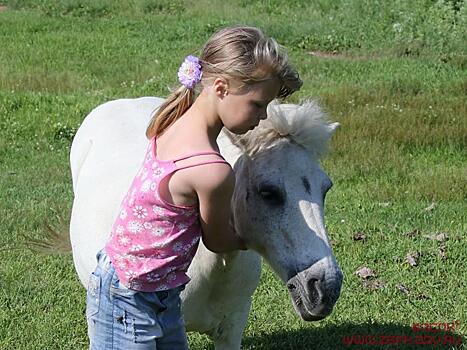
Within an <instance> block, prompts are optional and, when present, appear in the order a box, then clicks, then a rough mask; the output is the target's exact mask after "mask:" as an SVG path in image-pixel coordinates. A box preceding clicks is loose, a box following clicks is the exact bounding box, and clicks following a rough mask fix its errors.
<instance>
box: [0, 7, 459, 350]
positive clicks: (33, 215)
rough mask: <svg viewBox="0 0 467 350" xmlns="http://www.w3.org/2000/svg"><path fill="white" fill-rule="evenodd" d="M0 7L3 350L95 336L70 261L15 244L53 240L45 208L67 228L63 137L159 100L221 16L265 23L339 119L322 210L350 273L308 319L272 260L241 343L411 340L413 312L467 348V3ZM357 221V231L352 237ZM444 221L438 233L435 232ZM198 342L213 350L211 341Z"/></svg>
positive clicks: (308, 89) (311, 90)
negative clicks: (374, 284)
mask: <svg viewBox="0 0 467 350" xmlns="http://www.w3.org/2000/svg"><path fill="white" fill-rule="evenodd" d="M4 5H5V6H6V10H5V11H0V47H1V50H0V233H1V235H0V259H1V260H2V262H3V263H2V264H0V349H15V350H16V349H85V348H86V342H87V338H86V324H85V318H84V308H85V295H84V290H83V289H82V287H81V286H80V284H79V281H78V279H77V277H76V275H75V272H74V270H73V265H72V260H71V257H70V256H56V255H42V254H38V253H33V252H30V251H29V250H27V249H24V245H23V242H24V240H25V237H30V238H41V237H44V235H45V231H44V228H43V227H44V226H43V224H44V221H48V222H50V223H51V224H53V225H56V226H57V227H60V225H61V222H62V221H63V219H61V218H65V220H66V218H67V216H68V215H69V211H70V207H71V201H72V188H71V177H70V173H69V165H68V153H69V147H70V140H71V137H72V135H73V134H74V132H75V130H76V128H77V127H78V126H79V124H80V122H81V121H82V120H83V118H84V117H85V115H86V114H87V113H88V112H89V111H90V110H91V109H92V108H93V107H95V106H97V105H98V104H100V103H102V102H104V101H108V100H110V99H115V98H120V97H137V96H144V95H154V96H165V95H167V91H168V90H167V87H170V86H173V85H174V84H175V82H176V73H175V72H176V70H177V68H178V65H179V63H180V62H181V60H182V59H183V57H184V56H185V55H186V54H188V53H196V52H197V51H198V49H199V48H200V47H201V46H202V44H203V43H204V42H205V40H206V39H207V38H208V37H209V36H210V34H211V33H213V32H214V31H215V30H216V29H217V28H218V27H220V26H223V25H229V24H237V23H243V24H251V25H258V26H260V27H262V28H263V29H264V30H265V31H266V32H267V33H268V34H270V35H272V36H274V37H276V38H277V40H278V41H279V42H280V43H282V44H284V45H285V46H287V47H288V49H289V53H290V56H291V59H292V61H293V62H294V63H295V65H296V66H297V68H298V70H299V71H300V73H301V75H302V77H303V80H304V86H303V89H302V91H300V92H299V93H297V94H296V95H295V96H293V97H292V98H291V99H290V101H292V102H297V101H299V100H300V99H303V98H307V97H310V96H314V97H317V98H319V99H320V100H321V102H322V104H323V105H324V107H325V108H326V109H327V111H328V113H329V115H330V118H331V119H333V120H337V121H339V122H340V123H341V124H342V126H341V128H340V129H339V130H338V131H337V133H336V134H335V136H334V138H333V140H332V145H331V146H332V147H331V149H332V152H331V154H330V156H329V157H328V158H327V159H325V160H324V162H323V167H324V168H325V169H326V170H327V171H328V173H329V174H330V175H331V177H332V179H333V182H334V184H335V186H334V188H333V190H332V191H331V192H330V193H329V195H328V197H327V203H326V221H327V228H328V232H329V235H330V239H331V240H332V241H333V245H334V251H335V255H336V258H337V260H338V261H339V263H340V265H341V266H342V269H343V271H344V274H345V279H344V285H343V289H342V294H341V298H340V299H339V301H338V303H337V305H336V308H335V311H334V313H333V314H332V315H331V316H330V317H329V318H327V319H325V320H323V321H320V322H317V323H304V322H302V321H300V320H299V319H298V317H297V316H296V315H295V313H294V312H293V310H292V306H291V303H290V301H289V299H288V296H287V292H286V289H285V288H284V286H282V285H281V283H280V282H279V281H278V280H277V278H276V277H274V275H273V274H272V272H271V270H270V269H269V268H268V267H267V266H265V267H264V272H263V275H262V279H261V284H260V286H259V287H258V289H257V291H256V293H255V295H254V304H253V309H252V311H251V314H250V318H249V322H248V325H247V329H246V332H245V336H244V349H294V350H295V349H339V348H342V347H343V345H342V337H343V336H351V335H368V334H373V335H378V336H379V335H403V334H406V335H413V333H412V332H411V331H410V327H411V325H412V324H413V323H424V322H452V321H455V320H459V321H460V322H461V324H460V326H459V327H458V329H456V334H458V335H461V336H462V337H463V343H464V348H465V343H466V342H467V340H466V338H465V337H466V336H467V327H466V323H467V285H466V283H467V282H466V281H467V273H466V269H465V261H466V259H467V241H466V231H467V215H466V213H467V210H466V209H467V206H466V200H467V181H466V179H467V167H466V164H467V153H466V135H467V111H466V108H467V107H466V103H465V96H466V92H467V72H466V61H467V60H466V55H467V53H466V50H465V42H466V40H465V39H466V36H467V35H466V29H465V28H467V23H466V20H467V2H466V1H459V0H445V1H431V0H414V1H408V0H404V1H403V0H395V1H376V0H375V1H368V0H335V1H330V0H316V1H313V2H310V1H306V0H287V1H286V0H263V1H245V0H233V1H229V2H226V1H207V0H199V1H196V2H195V1H182V0H174V1H168V0H159V1H156V0H132V1H110V0H99V1H90V0H75V1H71V0H55V1H53V0H39V1H32V0H23V1H21V0H17V1H5V2H4ZM0 8H1V7H0ZM432 203H435V205H434V208H433V209H432V210H425V209H426V208H428V207H429V206H430V205H431V204H432ZM356 232H363V233H364V234H365V235H366V238H365V240H363V241H355V240H353V238H352V237H353V235H354V234H355V233H356ZM441 232H443V233H447V235H448V240H446V241H445V242H437V241H433V240H430V239H428V238H426V236H429V235H432V234H436V233H441ZM408 233H412V234H408ZM440 249H443V251H445V257H442V256H441V254H440ZM409 252H418V253H419V254H420V258H419V261H418V266H416V267H411V266H410V265H409V264H408V263H407V262H406V260H405V257H406V255H407V253H409ZM360 266H368V267H370V268H372V269H373V270H374V271H375V272H376V273H377V277H376V279H377V280H379V281H381V282H383V283H384V288H382V289H377V290H369V289H368V288H365V287H363V286H362V284H361V282H360V281H359V278H358V277H357V276H356V275H355V274H354V272H355V271H356V270H357V268H359V267H360ZM399 284H403V285H404V286H405V287H406V288H408V290H409V293H408V294H406V293H403V292H401V291H400V290H399V289H398V287H397V286H398V285H399ZM190 342H191V346H192V348H193V349H212V345H211V343H210V341H209V340H208V339H207V338H206V337H203V336H199V335H194V334H193V335H190ZM354 348H356V346H354ZM368 348H377V347H375V346H368ZM386 348H389V347H386ZM401 348H404V349H409V348H416V349H420V348H429V347H427V346H424V347H423V346H409V345H407V346H401ZM444 348H449V347H444Z"/></svg>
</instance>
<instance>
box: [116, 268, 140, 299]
mask: <svg viewBox="0 0 467 350" xmlns="http://www.w3.org/2000/svg"><path fill="white" fill-rule="evenodd" d="M137 292H138V291H136V290H133V289H130V288H127V287H125V286H124V285H123V283H121V282H120V280H119V279H118V276H117V273H116V272H114V275H113V277H112V282H111V283H110V295H111V296H115V295H119V296H122V297H132V296H134V295H135V294H136V293H137Z"/></svg>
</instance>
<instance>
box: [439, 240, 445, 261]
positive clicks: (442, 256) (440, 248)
mask: <svg viewBox="0 0 467 350" xmlns="http://www.w3.org/2000/svg"><path fill="white" fill-rule="evenodd" d="M438 252H439V256H440V257H441V259H446V245H445V244H444V243H443V244H441V246H440V247H439V250H438Z"/></svg>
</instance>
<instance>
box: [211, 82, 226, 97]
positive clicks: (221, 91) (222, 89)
mask: <svg viewBox="0 0 467 350" xmlns="http://www.w3.org/2000/svg"><path fill="white" fill-rule="evenodd" d="M213 88H214V93H215V94H216V96H217V97H220V98H223V97H225V96H227V95H228V93H229V83H228V82H227V80H226V79H224V78H216V80H214V83H213Z"/></svg>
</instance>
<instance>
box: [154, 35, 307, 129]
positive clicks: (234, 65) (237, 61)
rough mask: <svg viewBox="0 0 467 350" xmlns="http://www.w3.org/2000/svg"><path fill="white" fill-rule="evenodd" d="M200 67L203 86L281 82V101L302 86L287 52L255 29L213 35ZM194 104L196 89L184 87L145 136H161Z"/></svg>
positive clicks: (164, 106)
mask: <svg viewBox="0 0 467 350" xmlns="http://www.w3.org/2000/svg"><path fill="white" fill-rule="evenodd" d="M200 64H201V67H202V72H203V77H202V83H203V82H207V81H208V80H210V79H214V78H216V77H224V78H225V79H227V80H233V81H237V82H240V83H241V84H242V85H251V84H254V83H257V82H260V81H265V80H269V79H271V78H278V79H279V81H280V84H281V87H280V90H279V93H278V95H277V97H279V98H284V97H287V96H289V95H290V94H292V93H293V92H295V91H297V90H299V89H300V87H301V86H302V81H301V80H300V77H299V75H298V73H297V71H296V70H295V69H294V68H293V67H292V66H291V65H290V64H289V62H288V58H287V53H286V52H285V50H284V49H283V48H282V47H281V46H280V45H279V44H278V43H277V42H276V41H275V40H274V39H272V38H268V37H266V36H265V35H264V34H263V32H262V31H261V30H260V29H258V28H255V27H244V26H237V27H227V28H223V29H221V30H219V31H218V32H216V33H214V35H213V36H212V37H211V38H210V39H209V40H208V41H207V43H206V44H205V45H204V47H203V50H202V54H201V57H200ZM194 100H195V93H194V89H188V88H187V87H185V86H183V85H181V86H180V87H179V88H178V89H176V90H175V91H173V92H172V93H171V94H170V95H169V97H168V98H167V99H166V100H165V102H164V103H163V104H162V105H161V106H160V108H159V109H158V110H157V111H156V112H155V113H154V115H153V117H152V119H151V121H150V123H149V126H148V128H147V130H146V136H147V137H148V138H152V137H154V136H156V135H161V134H162V133H163V132H164V131H165V130H166V129H167V128H169V127H170V126H171V125H172V124H173V123H175V121H176V120H177V119H179V118H180V117H181V116H182V115H183V114H184V113H185V112H186V111H187V110H188V108H190V106H191V105H192V104H193V102H194Z"/></svg>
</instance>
